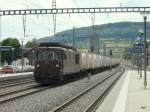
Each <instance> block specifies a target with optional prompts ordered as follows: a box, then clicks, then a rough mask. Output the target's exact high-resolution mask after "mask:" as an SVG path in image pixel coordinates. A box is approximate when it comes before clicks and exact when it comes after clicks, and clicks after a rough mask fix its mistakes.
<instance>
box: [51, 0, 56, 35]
mask: <svg viewBox="0 0 150 112" xmlns="http://www.w3.org/2000/svg"><path fill="white" fill-rule="evenodd" d="M52 9H56V0H52ZM56 18H57V15H56V14H53V26H54V36H55V34H56Z"/></svg>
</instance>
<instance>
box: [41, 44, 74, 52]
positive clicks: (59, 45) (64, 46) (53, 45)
mask: <svg viewBox="0 0 150 112" xmlns="http://www.w3.org/2000/svg"><path fill="white" fill-rule="evenodd" d="M39 47H40V48H41V47H51V48H66V49H72V50H75V51H76V49H74V48H73V47H71V46H66V45H62V44H59V43H41V44H40V45H39Z"/></svg>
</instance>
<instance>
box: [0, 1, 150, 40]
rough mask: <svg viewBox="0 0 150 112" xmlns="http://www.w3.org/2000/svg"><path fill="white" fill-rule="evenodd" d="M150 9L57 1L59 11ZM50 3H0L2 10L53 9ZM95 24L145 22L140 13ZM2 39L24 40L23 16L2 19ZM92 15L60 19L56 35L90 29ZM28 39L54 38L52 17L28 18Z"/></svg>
mask: <svg viewBox="0 0 150 112" xmlns="http://www.w3.org/2000/svg"><path fill="white" fill-rule="evenodd" d="M120 5H121V6H150V0H57V8H64V7H68V8H71V7H119V6H120ZM51 7H52V4H51V0H0V9H1V10H3V9H27V8H51ZM95 16H96V20H95V24H96V25H98V24H104V23H114V22H120V21H138V22H141V21H143V18H142V16H141V15H140V14H138V13H130V14H125V13H124V14H123V13H118V14H96V15H95ZM1 19H2V21H1V22H2V24H1V27H2V34H1V37H2V39H5V38H7V37H17V38H18V39H21V38H22V37H23V24H22V21H23V20H22V16H5V17H4V16H3V17H2V18H1ZM91 24H92V21H91V14H70V15H69V14H66V15H57V30H56V31H57V32H60V31H63V30H66V29H70V28H72V27H73V26H75V27H84V26H90V25H91ZM26 27H27V28H26V35H32V36H30V37H27V38H26V39H25V40H26V41H27V40H30V39H31V38H33V37H36V38H41V37H44V36H49V35H52V34H53V25H52V15H39V16H37V15H31V16H27V26H26Z"/></svg>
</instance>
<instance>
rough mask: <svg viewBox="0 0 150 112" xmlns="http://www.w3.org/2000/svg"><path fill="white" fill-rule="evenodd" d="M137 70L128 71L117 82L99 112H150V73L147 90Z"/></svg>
mask: <svg viewBox="0 0 150 112" xmlns="http://www.w3.org/2000/svg"><path fill="white" fill-rule="evenodd" d="M139 77H140V76H139V74H138V72H137V71H135V70H129V71H127V72H126V73H125V74H124V75H123V76H122V77H121V79H120V80H119V81H118V82H117V84H116V86H115V87H114V88H113V90H112V91H111V93H110V94H109V95H108V97H107V98H106V100H104V102H103V104H102V105H101V106H100V107H99V109H98V110H97V112H150V72H149V71H148V72H147V82H148V85H147V88H146V89H145V88H144V85H143V83H144V78H139Z"/></svg>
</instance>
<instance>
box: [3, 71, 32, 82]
mask: <svg viewBox="0 0 150 112" xmlns="http://www.w3.org/2000/svg"><path fill="white" fill-rule="evenodd" d="M30 76H31V77H32V76H33V72H25V73H12V74H0V81H3V80H10V79H16V78H20V77H21V78H23V77H30Z"/></svg>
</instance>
